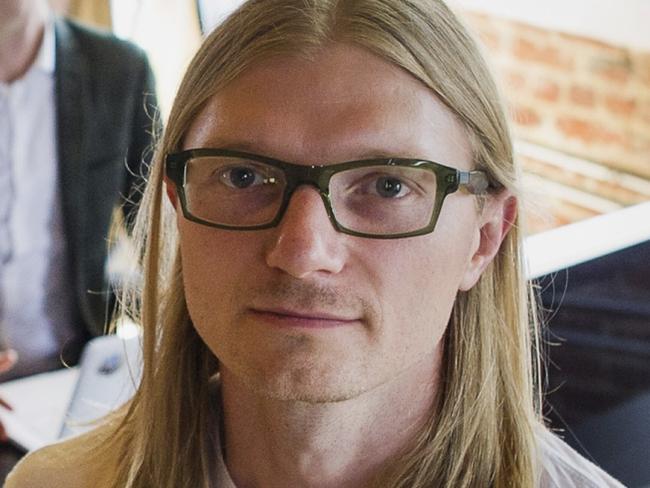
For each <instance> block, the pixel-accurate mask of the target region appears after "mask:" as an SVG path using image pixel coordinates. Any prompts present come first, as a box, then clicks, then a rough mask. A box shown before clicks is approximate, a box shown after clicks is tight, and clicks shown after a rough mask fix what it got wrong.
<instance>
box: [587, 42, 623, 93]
mask: <svg viewBox="0 0 650 488" xmlns="http://www.w3.org/2000/svg"><path fill="white" fill-rule="evenodd" d="M590 65H591V72H592V73H594V74H595V75H596V76H597V77H598V78H600V79H602V80H605V81H609V82H611V83H615V84H617V85H624V84H626V83H628V82H629V81H630V78H631V77H632V63H631V61H630V58H629V56H628V53H626V52H625V51H623V50H620V51H619V54H618V55H616V56H613V55H612V56H607V57H596V58H594V59H592V60H591V63H590Z"/></svg>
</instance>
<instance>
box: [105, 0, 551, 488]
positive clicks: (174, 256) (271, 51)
mask: <svg viewBox="0 0 650 488" xmlns="http://www.w3.org/2000/svg"><path fill="white" fill-rule="evenodd" d="M332 42H345V43H351V44H355V45H357V46H361V47H363V48H366V49H368V50H369V51H372V52H373V53H375V54H377V55H379V56H381V57H382V58H384V59H385V60H387V61H388V62H391V63H394V64H395V65H397V66H400V67H402V68H403V69H404V70H405V72H408V73H410V74H411V75H412V76H414V77H415V78H417V79H418V80H420V81H421V82H422V83H424V84H425V85H426V86H428V87H429V88H430V89H431V90H432V91H433V92H435V94H436V95H437V96H438V97H439V98H440V99H441V100H442V101H443V102H444V103H445V104H446V105H447V107H448V108H449V109H450V110H451V111H453V113H454V114H455V115H456V116H457V117H458V119H459V120H460V121H461V122H462V124H463V125H464V127H465V129H466V132H467V136H468V138H469V140H470V141H471V145H472V149H473V154H474V159H475V165H476V166H477V167H482V168H484V169H485V170H487V171H488V172H489V173H490V175H491V176H492V178H493V179H494V180H495V181H497V182H499V183H500V184H501V185H503V186H504V187H506V188H508V189H509V190H510V191H512V192H513V193H515V194H519V191H518V184H519V183H518V181H519V175H518V170H517V167H516V165H515V164H514V158H513V150H512V143H511V138H510V135H509V132H508V125H507V122H506V119H505V116H504V110H503V108H502V105H501V102H500V96H499V94H498V92H497V89H496V87H495V84H494V82H493V80H492V77H491V75H490V72H489V70H488V68H487V66H486V63H485V62H484V60H483V58H482V56H481V54H480V51H479V49H478V47H477V45H476V43H475V42H474V40H473V38H472V37H471V36H470V35H469V34H468V31H467V29H466V28H465V27H464V26H463V25H462V24H461V22H460V21H459V20H458V18H457V17H456V16H455V15H454V14H453V13H452V12H451V11H450V10H449V8H448V7H447V6H446V5H445V4H444V3H443V2H442V1H439V0H251V1H249V2H247V3H245V4H244V5H243V6H242V7H241V8H240V9H239V10H237V11H236V12H235V13H234V14H232V15H231V16H230V17H229V18H228V19H227V20H226V21H225V22H224V23H223V24H221V25H220V26H219V27H218V28H217V29H216V30H215V31H214V32H212V34H211V35H210V36H209V37H208V38H207V39H206V40H205V42H204V43H203V45H202V46H201V48H200V50H199V51H198V53H197V54H196V56H195V57H194V59H193V60H192V62H191V64H190V66H189V68H188V70H187V73H186V75H185V78H184V79H183V82H182V84H181V86H180V88H179V91H178V94H177V96H176V100H175V102H174V105H173V108H172V111H171V114H170V117H169V121H168V124H167V128H166V130H165V132H164V135H163V138H162V141H161V143H160V145H159V147H158V150H157V152H156V155H155V157H154V161H153V164H152V168H151V174H150V181H149V184H148V186H147V189H146V192H145V196H144V199H143V202H142V205H141V209H140V212H139V215H138V218H137V223H136V230H135V237H136V239H137V240H138V243H139V245H140V247H139V250H140V254H139V256H140V257H141V266H142V270H143V285H142V288H141V289H135V290H131V291H130V293H128V294H127V295H125V297H124V303H123V307H124V310H123V313H125V314H128V315H130V316H131V317H134V318H135V319H136V320H139V321H140V322H141V323H142V325H143V328H144V339H143V348H144V373H143V378H142V382H141V385H140V387H139V389H138V391H137V393H136V395H135V397H134V398H133V400H132V402H131V403H130V404H129V405H128V406H127V408H125V409H124V410H122V411H121V412H119V414H118V416H119V422H118V426H117V427H115V430H114V432H113V434H112V436H111V438H110V441H109V442H108V443H107V444H106V445H105V446H104V449H110V450H111V451H112V452H113V453H118V455H119V457H120V459H121V462H120V463H119V466H118V467H117V471H116V477H115V480H114V483H113V485H112V486H114V487H116V488H117V487H124V486H126V487H132V488H135V487H138V488H144V487H156V488H172V487H173V488H180V487H188V488H189V487H192V488H194V487H200V486H212V485H211V483H212V481H211V479H210V477H211V470H212V469H213V466H212V463H213V461H212V459H213V458H214V455H213V454H212V453H213V452H214V451H213V450H214V449H215V448H218V446H215V445H214V443H213V440H212V439H211V438H210V437H209V436H207V435H206V431H209V430H210V429H208V428H206V425H212V426H213V427H215V426H216V425H218V418H215V417H216V416H217V415H218V414H217V413H215V408H214V402H212V401H211V381H212V379H213V378H214V375H215V374H216V373H217V371H218V363H217V360H216V358H214V356H213V354H212V353H211V352H210V351H209V350H208V348H207V347H206V346H205V344H204V343H203V342H202V341H201V339H200V338H199V336H198V335H197V333H196V332H195V330H194V328H193V326H192V324H191V322H190V319H189V316H188V311H187V306H186V303H185V297H184V293H183V285H182V268H181V265H180V262H179V258H178V245H177V231H176V228H175V222H174V213H173V210H172V209H171V206H170V205H169V203H168V202H167V201H166V198H165V196H164V189H163V186H164V183H163V176H164V168H163V158H164V155H165V154H167V153H168V152H172V151H176V150H179V149H180V147H181V145H182V141H183V137H184V136H185V133H186V131H187V130H188V127H189V125H190V123H191V122H192V121H193V119H194V118H195V117H196V116H197V114H198V113H199V112H200V110H201V109H202V108H203V107H204V105H205V104H206V102H207V101H208V99H209V98H210V97H211V96H213V95H214V94H215V93H216V92H218V91H219V90H220V89H222V88H223V87H224V86H225V85H226V84H228V83H230V82H232V81H233V80H235V79H236V78H237V76H238V75H239V74H240V73H242V72H243V71H244V70H245V69H247V68H248V67H249V66H251V65H253V64H255V62H256V61H258V60H260V59H264V58H268V57H269V56H272V55H278V54H287V53H290V54H292V55H302V56H306V57H310V56H313V55H314V54H316V53H317V52H318V50H321V49H326V48H327V45H328V44H329V43H332ZM520 248H521V225H520V222H519V220H518V222H516V223H515V225H514V228H513V229H512V231H511V232H510V233H509V235H508V236H507V237H506V239H505V241H504V243H503V245H502V247H501V249H500V251H499V253H498V255H497V256H496V258H495V259H494V261H493V263H492V264H491V265H490V266H489V267H488V268H487V270H486V271H485V272H484V273H483V275H482V277H481V278H480V280H479V282H478V283H477V285H476V286H474V287H473V288H472V289H471V290H470V291H468V292H465V293H461V294H460V295H459V296H458V298H457V301H456V303H455V306H454V310H453V314H452V318H451V320H450V323H449V327H448V331H447V334H446V336H445V341H446V344H445V365H444V371H443V374H442V385H441V392H442V393H441V395H440V397H439V402H438V404H437V405H434V406H433V408H432V411H431V416H430V419H429V422H428V424H427V425H426V428H425V429H424V430H423V431H422V432H421V433H420V434H419V436H418V437H417V438H416V439H414V442H413V445H412V446H410V448H409V449H408V450H407V451H406V452H405V453H404V455H403V456H401V457H400V458H399V459H398V460H396V462H395V463H393V464H392V465H391V466H387V467H386V471H385V472H384V473H383V475H384V476H385V478H383V479H384V480H386V479H388V480H390V481H388V482H387V481H384V483H383V486H388V487H443V486H449V487H454V488H460V487H488V486H493V487H503V488H505V487H518V488H521V487H533V486H535V484H536V479H537V471H538V468H537V463H536V456H537V455H536V447H535V429H536V428H537V426H538V425H539V422H540V420H539V400H538V398H539V391H538V390H539V388H538V381H537V380H538V374H537V373H538V369H539V364H538V359H537V358H538V353H537V324H536V320H535V317H534V314H531V313H530V310H533V299H532V296H531V294H530V293H529V292H528V289H527V287H526V281H525V279H524V277H523V275H522V259H521V256H520ZM396 414H397V413H396ZM215 428H216V427H215Z"/></svg>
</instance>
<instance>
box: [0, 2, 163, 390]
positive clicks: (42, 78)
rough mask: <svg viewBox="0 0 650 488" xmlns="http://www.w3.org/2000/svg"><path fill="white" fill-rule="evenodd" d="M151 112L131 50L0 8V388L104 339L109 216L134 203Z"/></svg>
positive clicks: (42, 13) (30, 7) (31, 12)
mask: <svg viewBox="0 0 650 488" xmlns="http://www.w3.org/2000/svg"><path fill="white" fill-rule="evenodd" d="M156 110H157V108H156V97H155V87H154V80H153V76H152V72H151V70H150V67H149V64H148V61H147V58H146V56H145V54H144V53H143V51H141V50H140V49H138V48H137V47H135V46H134V45H133V44H131V43H129V42H126V41H123V40H119V39H117V38H116V37H114V36H112V35H110V34H108V33H103V32H99V31H96V30H92V29H90V28H87V27H84V26H82V25H80V24H78V23H75V22H73V21H71V20H68V19H65V18H62V17H58V16H56V15H54V14H53V12H52V10H51V9H50V6H49V4H48V3H47V1H46V0H3V1H2V2H0V333H1V334H2V338H3V342H4V345H5V346H4V347H5V349H4V350H3V352H2V353H0V355H2V357H0V364H1V365H2V366H3V369H5V370H7V371H6V372H4V373H3V374H0V381H4V380H7V379H11V378H17V377H21V376H25V375H29V374H34V373H39V372H42V371H47V370H51V369H54V368H57V367H61V366H62V359H63V360H65V361H70V362H74V361H75V358H76V357H77V356H78V354H79V352H80V350H81V347H82V345H83V344H84V342H85V341H87V340H88V338H90V337H92V336H96V335H98V334H102V333H103V331H104V327H105V323H106V320H107V318H108V317H109V315H110V313H111V312H110V310H111V306H112V305H111V302H112V301H113V300H112V299H111V294H110V293H109V292H108V288H107V283H106V275H105V267H106V260H107V253H108V239H107V237H108V233H109V226H110V221H111V216H112V213H113V210H114V208H115V207H116V205H123V204H125V206H124V208H125V215H128V214H129V212H130V211H131V209H132V208H133V206H134V204H135V202H136V200H137V199H138V192H137V190H136V186H137V185H138V184H140V183H142V177H143V175H144V172H145V166H143V163H142V161H143V155H144V153H145V151H146V150H147V148H148V147H149V146H150V145H151V141H152V136H153V135H154V133H155V132H156V128H157V123H156V122H154V119H153V117H154V115H155V114H156ZM11 363H14V364H13V367H11V368H10V367H9V366H10V365H11Z"/></svg>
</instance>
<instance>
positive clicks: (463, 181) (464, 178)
mask: <svg viewBox="0 0 650 488" xmlns="http://www.w3.org/2000/svg"><path fill="white" fill-rule="evenodd" d="M458 187H459V188H465V189H466V190H467V191H468V192H470V193H472V194H473V195H482V194H484V193H487V191H488V189H489V188H490V180H489V179H488V176H487V174H486V173H485V172H484V171H459V172H458Z"/></svg>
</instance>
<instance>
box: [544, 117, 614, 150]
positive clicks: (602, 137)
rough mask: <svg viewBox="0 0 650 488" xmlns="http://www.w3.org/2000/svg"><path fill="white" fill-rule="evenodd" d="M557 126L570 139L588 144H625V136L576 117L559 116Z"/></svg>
mask: <svg viewBox="0 0 650 488" xmlns="http://www.w3.org/2000/svg"><path fill="white" fill-rule="evenodd" d="M556 125H557V128H558V129H559V130H560V131H561V132H562V133H563V134H564V135H565V136H566V137H567V138H569V139H577V140H580V141H582V142H584V143H586V144H621V145H622V144H625V138H624V137H623V136H622V135H621V134H617V133H616V132H613V131H611V130H609V129H608V128H606V127H604V126H602V125H601V124H598V123H595V122H591V121H588V120H585V119H580V118H576V117H559V118H558V119H557V121H556Z"/></svg>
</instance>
